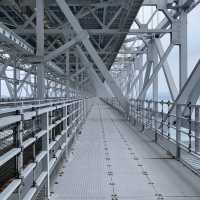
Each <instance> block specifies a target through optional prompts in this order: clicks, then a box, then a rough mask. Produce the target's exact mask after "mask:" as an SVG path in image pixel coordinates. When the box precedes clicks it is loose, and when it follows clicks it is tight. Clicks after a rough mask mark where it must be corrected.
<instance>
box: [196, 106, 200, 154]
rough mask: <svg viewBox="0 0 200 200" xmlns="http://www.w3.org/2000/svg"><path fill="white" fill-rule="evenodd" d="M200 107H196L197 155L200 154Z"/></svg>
mask: <svg viewBox="0 0 200 200" xmlns="http://www.w3.org/2000/svg"><path fill="white" fill-rule="evenodd" d="M199 109H200V107H199V106H196V107H195V153H199V152H200V121H199V120H200V116H199V114H200V113H199Z"/></svg>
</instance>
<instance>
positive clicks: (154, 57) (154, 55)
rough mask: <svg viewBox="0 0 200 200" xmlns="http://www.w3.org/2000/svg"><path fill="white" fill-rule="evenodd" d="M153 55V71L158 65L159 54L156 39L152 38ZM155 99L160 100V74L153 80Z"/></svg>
mask: <svg viewBox="0 0 200 200" xmlns="http://www.w3.org/2000/svg"><path fill="white" fill-rule="evenodd" d="M152 50H153V52H152V56H153V73H154V70H155V68H156V66H157V65H158V54H157V50H156V43H155V39H153V40H152ZM153 101H158V74H157V75H156V76H155V78H154V80H153Z"/></svg>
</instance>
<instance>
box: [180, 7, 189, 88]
mask: <svg viewBox="0 0 200 200" xmlns="http://www.w3.org/2000/svg"><path fill="white" fill-rule="evenodd" d="M180 24H181V31H180V43H181V44H180V45H179V52H180V53H179V65H180V69H179V70H180V74H179V75H180V83H179V87H180V90H181V89H182V88H183V86H184V84H185V83H186V81H187V74H188V49H187V47H188V45H187V13H185V12H184V11H182V13H181V15H180Z"/></svg>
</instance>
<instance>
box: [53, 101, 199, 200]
mask: <svg viewBox="0 0 200 200" xmlns="http://www.w3.org/2000/svg"><path fill="white" fill-rule="evenodd" d="M64 165H65V167H64V168H62V170H61V172H60V174H61V176H58V178H57V181H56V184H55V185H54V194H52V196H51V200H64V199H65V200H68V199H70V200H73V199H76V200H79V199H81V200H85V199H89V200H97V199H105V200H108V199H112V195H115V194H116V195H117V196H116V197H117V198H116V199H119V200H130V199H132V200H133V199H134V200H156V199H167V200H186V199H191V200H197V199H198V200H199V199H200V179H199V177H197V176H196V175H195V174H194V173H193V172H191V171H190V170H189V169H187V168H186V167H185V166H183V165H182V164H181V163H179V162H177V161H176V160H175V159H173V158H172V157H171V156H170V155H168V154H167V153H166V152H165V151H164V150H163V149H161V148H160V147H159V146H157V145H156V144H155V143H153V142H152V141H151V140H150V139H149V138H148V137H147V136H145V135H144V134H142V133H140V134H139V133H137V132H136V131H134V130H133V129H131V128H130V127H129V126H128V124H127V122H126V121H125V120H124V119H123V118H122V117H121V116H120V115H119V114H118V113H117V112H116V111H114V110H112V108H110V107H109V106H107V105H106V104H104V103H102V102H100V101H97V103H96V105H95V106H94V107H93V109H92V111H91V113H90V115H89V117H88V119H87V122H86V124H85V126H84V128H83V131H82V135H80V137H79V139H78V140H77V142H76V144H75V146H74V152H73V154H72V156H71V159H70V162H68V163H66V164H64ZM62 171H63V172H64V173H63V174H62ZM113 199H115V198H113Z"/></svg>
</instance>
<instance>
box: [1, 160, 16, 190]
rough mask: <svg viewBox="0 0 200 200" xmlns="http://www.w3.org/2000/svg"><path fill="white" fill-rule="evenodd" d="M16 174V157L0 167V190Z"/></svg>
mask: <svg viewBox="0 0 200 200" xmlns="http://www.w3.org/2000/svg"><path fill="white" fill-rule="evenodd" d="M16 176H17V170H16V157H14V158H12V159H11V160H9V161H8V162H6V163H5V164H4V165H2V166H1V167H0V192H2V191H3V190H4V189H5V188H6V186H7V185H8V184H9V183H10V182H11V181H12V180H13V179H14V178H16Z"/></svg>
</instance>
